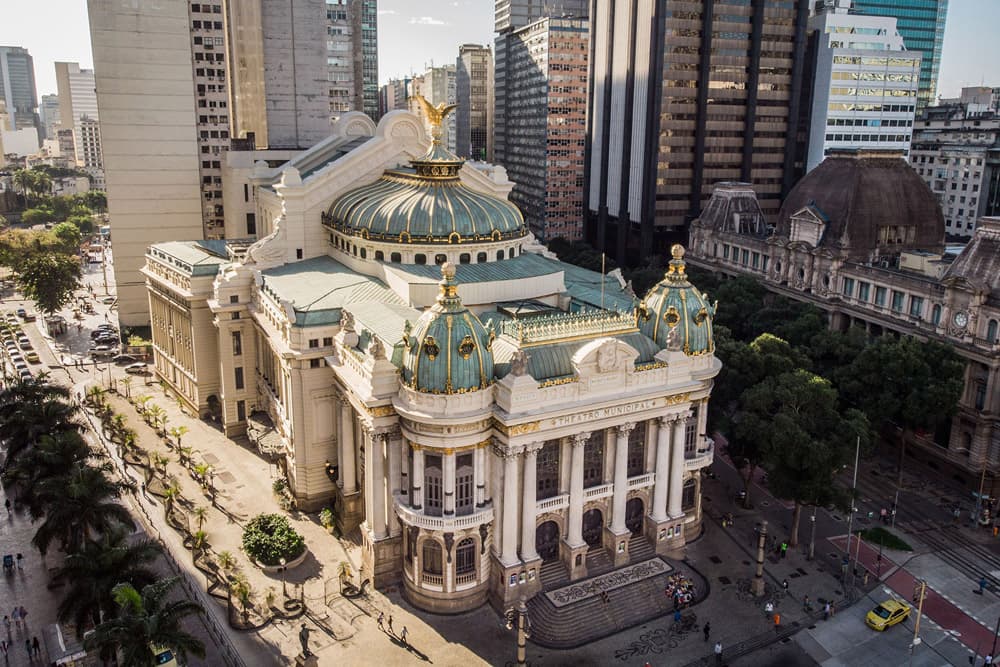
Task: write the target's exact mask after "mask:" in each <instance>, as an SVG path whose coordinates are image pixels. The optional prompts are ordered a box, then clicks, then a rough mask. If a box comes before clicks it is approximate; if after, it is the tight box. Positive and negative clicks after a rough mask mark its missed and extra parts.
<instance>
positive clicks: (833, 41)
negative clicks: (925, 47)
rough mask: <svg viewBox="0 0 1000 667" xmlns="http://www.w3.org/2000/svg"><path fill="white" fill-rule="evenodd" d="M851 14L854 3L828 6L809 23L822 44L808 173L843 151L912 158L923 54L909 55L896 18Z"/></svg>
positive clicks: (833, 0)
mask: <svg viewBox="0 0 1000 667" xmlns="http://www.w3.org/2000/svg"><path fill="white" fill-rule="evenodd" d="M850 8H851V0H825V2H820V3H817V6H816V11H817V13H816V14H815V15H814V16H812V17H811V18H810V19H809V29H810V30H813V31H816V33H817V34H816V39H817V42H818V43H817V52H816V70H815V75H814V77H813V86H814V88H813V104H812V115H811V124H810V128H809V157H808V161H807V163H806V169H807V171H811V170H812V169H813V168H814V167H816V166H817V165H818V164H819V163H820V162H822V161H823V158H824V157H825V156H826V155H827V154H828V153H829V152H830V151H831V150H837V149H858V148H861V149H889V150H898V151H901V152H902V153H903V154H904V155H909V151H910V137H911V135H912V133H913V117H914V113H915V111H916V106H917V89H918V87H919V84H920V53H919V52H914V51H907V50H906V47H905V46H904V44H903V38H902V36H901V35H900V34H899V32H898V31H897V29H896V19H894V18H888V17H882V16H862V15H859V14H851V13H849V11H850Z"/></svg>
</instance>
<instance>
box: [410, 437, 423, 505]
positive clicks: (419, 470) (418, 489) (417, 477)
mask: <svg viewBox="0 0 1000 667" xmlns="http://www.w3.org/2000/svg"><path fill="white" fill-rule="evenodd" d="M411 447H412V448H413V470H412V471H410V474H411V475H412V476H413V498H411V499H410V507H412V508H413V509H415V510H419V509H423V506H424V450H423V449H421V448H420V447H419V446H418V445H413V444H411Z"/></svg>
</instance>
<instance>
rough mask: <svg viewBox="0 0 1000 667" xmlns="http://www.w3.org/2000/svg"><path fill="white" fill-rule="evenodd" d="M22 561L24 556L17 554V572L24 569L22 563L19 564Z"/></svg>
mask: <svg viewBox="0 0 1000 667" xmlns="http://www.w3.org/2000/svg"><path fill="white" fill-rule="evenodd" d="M23 560H24V555H23V554H18V555H17V569H19V570H23V569H24V563H22V562H21V561H23Z"/></svg>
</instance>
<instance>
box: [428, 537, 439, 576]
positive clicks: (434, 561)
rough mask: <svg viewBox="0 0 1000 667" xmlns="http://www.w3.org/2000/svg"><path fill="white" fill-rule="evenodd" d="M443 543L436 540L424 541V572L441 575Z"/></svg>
mask: <svg viewBox="0 0 1000 667" xmlns="http://www.w3.org/2000/svg"><path fill="white" fill-rule="evenodd" d="M441 560H442V559H441V545H440V544H438V543H437V542H435V541H434V540H427V541H426V542H424V552H423V561H424V562H423V571H424V574H431V575H436V576H441V573H442V572H443V571H444V570H443V569H442V567H441Z"/></svg>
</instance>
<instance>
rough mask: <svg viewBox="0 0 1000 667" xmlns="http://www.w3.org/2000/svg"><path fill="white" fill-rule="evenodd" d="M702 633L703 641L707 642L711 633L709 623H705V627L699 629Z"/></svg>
mask: <svg viewBox="0 0 1000 667" xmlns="http://www.w3.org/2000/svg"><path fill="white" fill-rule="evenodd" d="M701 631H702V633H704V635H705V643H706V644H707V643H708V636H709V635H710V634H711V633H712V625H711V624H710V623H705V627H703V628H702V629H701Z"/></svg>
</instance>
